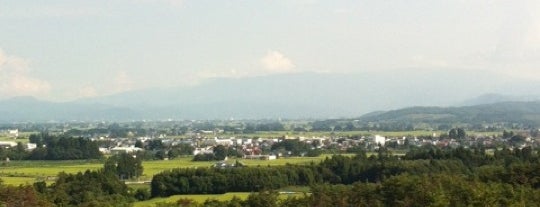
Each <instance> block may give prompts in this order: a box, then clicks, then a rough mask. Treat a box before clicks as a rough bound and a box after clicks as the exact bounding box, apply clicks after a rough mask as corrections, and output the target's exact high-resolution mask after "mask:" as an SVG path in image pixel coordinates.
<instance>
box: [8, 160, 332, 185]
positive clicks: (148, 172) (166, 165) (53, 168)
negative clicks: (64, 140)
mask: <svg viewBox="0 0 540 207" xmlns="http://www.w3.org/2000/svg"><path fill="white" fill-rule="evenodd" d="M326 156H329V155H324V156H320V157H293V158H283V159H277V160H257V159H253V160H251V159H238V160H239V161H240V162H242V163H243V164H245V165H248V166H258V165H260V166H275V165H285V164H287V163H290V164H307V163H310V162H319V161H320V160H322V159H324V158H325V157H326ZM191 159H192V157H182V158H177V159H173V160H154V161H143V167H144V174H143V175H142V176H141V177H140V178H139V180H142V181H149V180H151V179H152V176H154V175H155V174H157V173H159V172H162V171H163V170H167V169H174V168H186V167H210V166H212V165H213V164H214V163H215V161H209V162H193V161H191ZM227 162H228V163H233V162H235V159H231V160H228V161H227ZM102 167H103V161H100V160H90V161H87V160H73V161H71V160H70V161H11V162H9V163H7V164H4V165H2V166H0V178H1V179H2V180H4V182H5V183H6V184H12V185H18V184H25V183H32V182H33V181H34V180H36V179H45V178H47V177H54V176H56V175H58V173H59V172H66V173H77V172H84V171H86V170H97V169H99V168H102Z"/></svg>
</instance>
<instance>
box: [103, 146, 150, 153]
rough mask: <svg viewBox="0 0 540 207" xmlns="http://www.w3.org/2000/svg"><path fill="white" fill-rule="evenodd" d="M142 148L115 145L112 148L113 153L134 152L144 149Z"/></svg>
mask: <svg viewBox="0 0 540 207" xmlns="http://www.w3.org/2000/svg"><path fill="white" fill-rule="evenodd" d="M142 150H143V149H142V148H138V147H135V146H130V147H115V148H112V149H111V150H110V152H111V154H120V153H134V152H138V151H142Z"/></svg>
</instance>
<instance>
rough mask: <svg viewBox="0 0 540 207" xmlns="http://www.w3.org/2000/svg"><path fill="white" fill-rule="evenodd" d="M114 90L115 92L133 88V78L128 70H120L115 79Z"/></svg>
mask: <svg viewBox="0 0 540 207" xmlns="http://www.w3.org/2000/svg"><path fill="white" fill-rule="evenodd" d="M113 84H114V85H113V90H114V92H115V93H119V92H124V91H129V90H132V89H133V80H132V79H131V77H130V76H129V75H128V74H127V72H126V71H123V70H122V71H118V72H117V73H116V76H115V77H114V80H113Z"/></svg>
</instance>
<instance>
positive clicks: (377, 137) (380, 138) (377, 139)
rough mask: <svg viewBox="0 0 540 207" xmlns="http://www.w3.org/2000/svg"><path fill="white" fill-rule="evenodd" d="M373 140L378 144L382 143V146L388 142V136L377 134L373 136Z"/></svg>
mask: <svg viewBox="0 0 540 207" xmlns="http://www.w3.org/2000/svg"><path fill="white" fill-rule="evenodd" d="M373 142H374V143H375V144H377V145H379V144H380V145H381V146H384V144H385V143H386V137H383V136H380V135H375V137H374V138H373Z"/></svg>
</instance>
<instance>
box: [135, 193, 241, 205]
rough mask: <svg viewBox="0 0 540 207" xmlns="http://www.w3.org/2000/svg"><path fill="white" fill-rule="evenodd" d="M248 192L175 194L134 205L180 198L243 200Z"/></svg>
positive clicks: (172, 200) (200, 201)
mask: <svg viewBox="0 0 540 207" xmlns="http://www.w3.org/2000/svg"><path fill="white" fill-rule="evenodd" d="M249 194H250V193H225V194H216V195H214V194H207V195H175V196H170V197H166V198H154V199H151V200H147V201H141V202H135V203H134V204H135V205H134V207H153V206H155V205H156V204H157V203H162V202H176V201H177V200H178V199H180V198H187V199H192V200H194V201H196V202H198V203H203V202H204V201H205V200H206V199H216V200H220V201H227V200H231V199H232V198H233V197H234V196H236V197H238V198H240V199H242V200H244V199H246V198H247V197H248V196H249Z"/></svg>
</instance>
